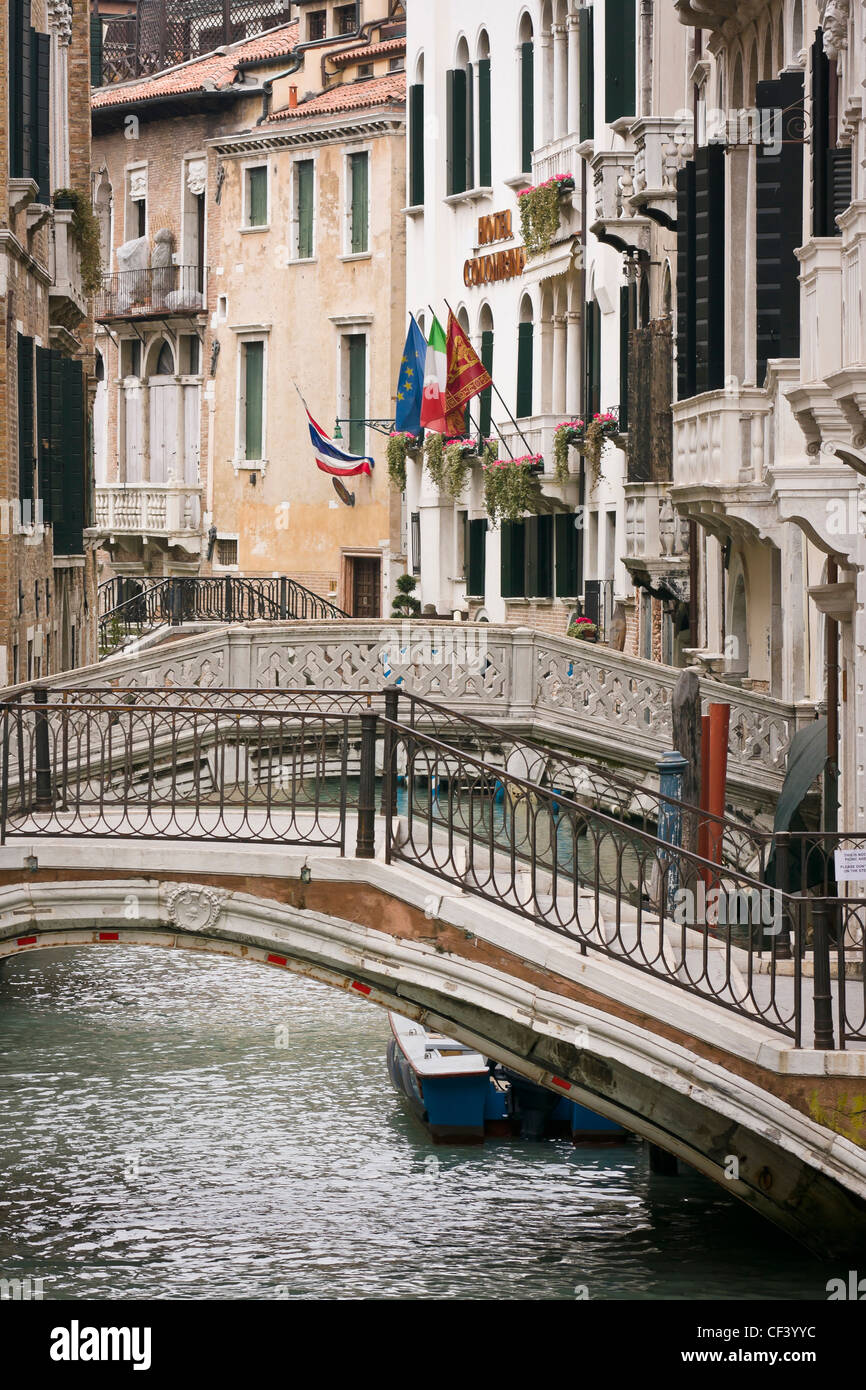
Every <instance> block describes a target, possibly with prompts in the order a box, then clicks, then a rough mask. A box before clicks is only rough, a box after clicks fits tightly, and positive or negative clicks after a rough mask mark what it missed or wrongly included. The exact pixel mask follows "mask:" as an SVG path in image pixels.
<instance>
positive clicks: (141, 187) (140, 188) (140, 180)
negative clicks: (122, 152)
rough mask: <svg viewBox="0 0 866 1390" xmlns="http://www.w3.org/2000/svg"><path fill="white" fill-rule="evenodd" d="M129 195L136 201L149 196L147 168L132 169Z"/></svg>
mask: <svg viewBox="0 0 866 1390" xmlns="http://www.w3.org/2000/svg"><path fill="white" fill-rule="evenodd" d="M129 196H130V199H131V200H132V202H134V203H136V202H138V200H139V199H140V198H146V197H147V169H146V168H143V169H131V170H130V173H129Z"/></svg>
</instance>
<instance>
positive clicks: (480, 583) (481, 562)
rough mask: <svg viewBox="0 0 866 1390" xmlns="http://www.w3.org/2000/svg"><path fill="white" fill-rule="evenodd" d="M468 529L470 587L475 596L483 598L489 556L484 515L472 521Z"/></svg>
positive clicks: (470, 591)
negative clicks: (478, 519)
mask: <svg viewBox="0 0 866 1390" xmlns="http://www.w3.org/2000/svg"><path fill="white" fill-rule="evenodd" d="M467 531H468V540H469V561H468V568H467V573H468V589H469V593H470V594H471V595H472V597H473V598H483V597H484V584H485V579H484V575H485V563H486V558H487V522H486V521H485V520H484V518H483V517H482V518H481V520H480V521H470V522H469V524H468V527H467Z"/></svg>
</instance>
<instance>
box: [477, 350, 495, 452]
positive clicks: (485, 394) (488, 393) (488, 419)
mask: <svg viewBox="0 0 866 1390" xmlns="http://www.w3.org/2000/svg"><path fill="white" fill-rule="evenodd" d="M481 365H482V366H483V367H486V369H487V371H488V372H489V373H490V376H491V377H492V376H493V329H492V328H485V329H484V330H483V332H482V334H481ZM479 402H480V404H479V409H480V413H481V414H480V421H481V423H480V428H481V433H482V435H483V436H484V438H485V439H487V438H488V436H489V434H490V429H491V424H492V419H493V387H492V386H488V387H486V388H485V389H484V390H483V391H482V392H481V395H480V397H479Z"/></svg>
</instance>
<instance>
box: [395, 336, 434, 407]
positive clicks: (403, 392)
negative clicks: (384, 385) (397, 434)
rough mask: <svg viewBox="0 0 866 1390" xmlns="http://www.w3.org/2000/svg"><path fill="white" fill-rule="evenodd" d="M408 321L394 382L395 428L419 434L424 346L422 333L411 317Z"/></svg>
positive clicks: (425, 346)
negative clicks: (398, 372)
mask: <svg viewBox="0 0 866 1390" xmlns="http://www.w3.org/2000/svg"><path fill="white" fill-rule="evenodd" d="M409 319H410V323H409V332H408V334H407V335H406V346H405V347H404V349H403V360H402V362H401V363H400V378H399V380H398V382H397V409H396V411H395V415H394V428H395V430H399V431H401V433H404V434H420V433H421V402H422V400H423V399H424V365H425V363H426V361H427V344H426V342H425V340H424V334H423V333H422V332H421V329H420V328H419V327H418V325H417V323H416V322H415V319H414V317H413V316H412V315H411V314H410V315H409Z"/></svg>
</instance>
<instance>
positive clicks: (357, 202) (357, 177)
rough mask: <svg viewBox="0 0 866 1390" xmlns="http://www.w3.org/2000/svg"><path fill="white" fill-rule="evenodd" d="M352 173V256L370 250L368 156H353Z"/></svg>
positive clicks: (365, 154)
mask: <svg viewBox="0 0 866 1390" xmlns="http://www.w3.org/2000/svg"><path fill="white" fill-rule="evenodd" d="M351 166H352V169H351V173H352V255H353V256H358V255H361V254H362V253H363V252H364V251H368V250H369V249H370V235H369V223H370V208H369V174H370V156H369V155H368V154H367V153H366V152H365V153H364V154H353V155H352V156H351Z"/></svg>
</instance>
